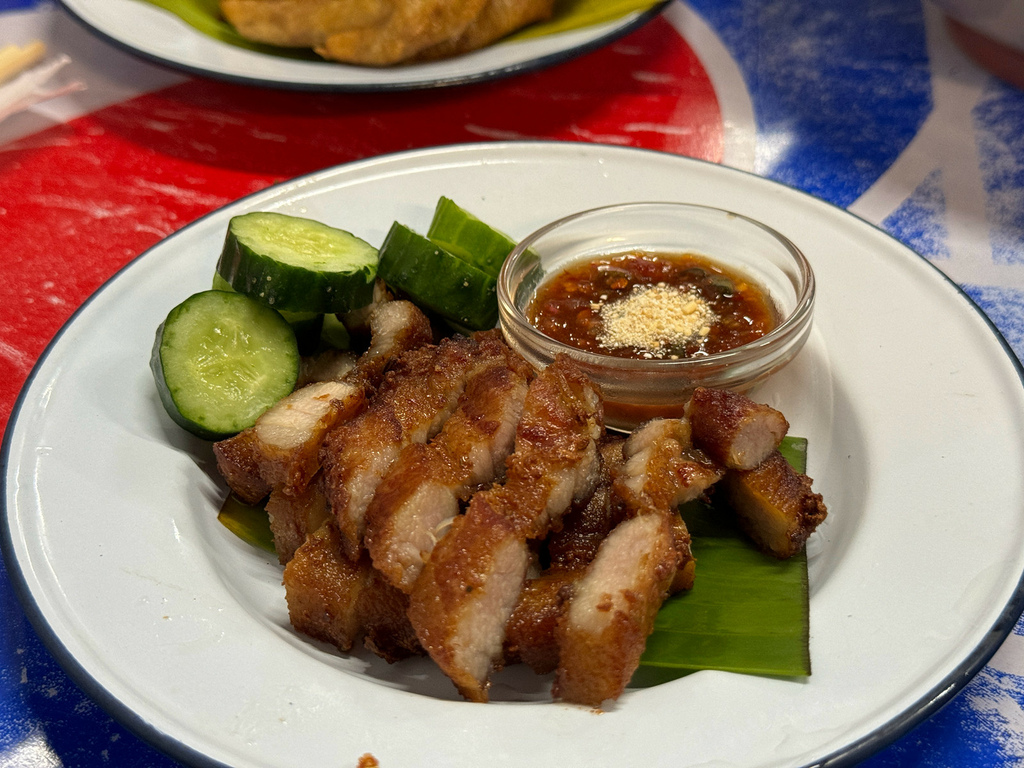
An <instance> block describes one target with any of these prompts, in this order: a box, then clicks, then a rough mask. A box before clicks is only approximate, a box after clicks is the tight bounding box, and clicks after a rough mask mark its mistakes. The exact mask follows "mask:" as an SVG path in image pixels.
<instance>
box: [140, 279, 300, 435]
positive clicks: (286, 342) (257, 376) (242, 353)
mask: <svg viewBox="0 0 1024 768" xmlns="http://www.w3.org/2000/svg"><path fill="white" fill-rule="evenodd" d="M150 367H151V368H152V369H153V377H154V379H155V380H156V387H157V391H158V392H159V394H160V402H162V403H163V406H164V408H165V409H166V410H167V413H168V415H169V416H170V417H171V418H172V419H173V420H174V421H175V423H177V424H178V425H180V426H182V427H184V428H185V429H187V430H188V431H189V432H192V433H193V434H195V435H198V436H199V437H202V438H204V439H207V440H220V439H222V438H225V437H229V436H230V435H233V434H236V433H238V432H241V431H242V430H243V429H246V428H248V427H251V426H252V425H253V424H255V423H256V419H257V417H258V416H259V415H260V414H262V413H263V412H264V411H265V410H266V409H267V408H269V407H270V406H271V405H273V404H274V403H276V402H277V401H278V400H280V399H281V398H282V397H284V396H285V395H287V394H289V393H290V392H291V391H292V390H293V389H294V388H295V381H296V379H297V378H298V375H299V350H298V346H297V344H296V341H295V334H294V333H293V332H292V329H291V326H289V325H288V323H287V322H286V321H285V319H284V318H283V317H281V314H280V313H279V312H278V311H277V310H275V309H271V308H270V307H268V306H266V305H265V304H261V303H260V302H258V301H254V300H252V299H250V298H248V297H246V296H243V295H242V294H239V293H229V292H227V291H212V290H211V291H203V292H202V293H197V294H194V295H193V296H190V297H189V298H187V299H185V301H183V302H182V303H181V304H179V305H178V306H176V307H175V308H174V309H172V310H171V311H170V313H169V314H168V315H167V319H166V320H164V322H163V323H161V325H160V327H159V328H158V329H157V332H156V340H155V342H154V344H153V354H152V357H151V358H150Z"/></svg>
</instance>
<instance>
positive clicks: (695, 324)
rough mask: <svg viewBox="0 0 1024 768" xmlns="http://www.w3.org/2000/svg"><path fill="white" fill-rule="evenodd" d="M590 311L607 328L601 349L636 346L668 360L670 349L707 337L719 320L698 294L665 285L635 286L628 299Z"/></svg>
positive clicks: (600, 304)
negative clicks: (597, 316) (595, 313)
mask: <svg viewBox="0 0 1024 768" xmlns="http://www.w3.org/2000/svg"><path fill="white" fill-rule="evenodd" d="M591 308H592V309H594V310H595V311H596V312H597V313H598V314H599V315H600V317H601V321H602V323H603V325H604V328H603V330H602V331H601V333H600V334H599V335H598V337H597V341H598V343H599V344H601V346H603V347H607V348H609V349H612V348H615V347H634V348H636V349H638V350H640V351H641V352H642V353H644V356H645V357H665V356H666V352H667V351H668V350H669V349H671V348H674V347H675V348H678V347H679V346H681V345H683V344H685V343H686V342H688V341H691V340H694V339H696V338H698V337H703V336H707V335H708V333H710V332H711V325H712V324H713V323H714V322H715V321H717V319H718V318H717V316H716V315H715V313H714V312H713V311H712V310H711V308H710V307H709V306H708V304H707V302H705V301H704V300H703V299H702V298H701V297H700V296H698V295H697V294H696V293H694V292H693V291H686V290H682V289H680V288H675V287H672V286H670V285H666V284H665V283H658V284H656V285H637V286H634V287H633V292H632V293H631V294H630V295H628V296H626V297H625V298H622V299H619V300H618V301H613V302H610V303H607V304H606V303H604V302H596V303H595V304H592V305H591ZM667 357H669V358H670V359H676V358H677V357H678V356H677V355H667Z"/></svg>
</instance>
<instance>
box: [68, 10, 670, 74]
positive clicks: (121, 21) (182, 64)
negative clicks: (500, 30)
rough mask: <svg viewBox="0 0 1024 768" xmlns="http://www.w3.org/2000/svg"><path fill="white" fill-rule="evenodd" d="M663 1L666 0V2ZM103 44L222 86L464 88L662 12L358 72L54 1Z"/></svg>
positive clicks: (562, 54) (580, 47)
mask: <svg viewBox="0 0 1024 768" xmlns="http://www.w3.org/2000/svg"><path fill="white" fill-rule="evenodd" d="M666 1H667V0H666ZM60 2H61V4H62V5H64V7H65V8H67V9H68V10H69V11H70V12H71V13H72V14H74V15H75V16H76V17H77V18H78V19H79V20H80V21H81V22H82V23H83V24H85V25H86V26H87V27H89V28H91V29H92V30H93V31H94V32H96V33H97V34H99V35H100V36H101V37H104V38H106V39H107V40H109V41H110V42H112V43H114V44H116V45H119V46H121V47H123V48H126V49H127V50H129V51H131V52H132V53H135V54H138V55H141V56H143V57H145V58H147V59H150V60H152V61H155V62H157V63H159V64H164V65H167V66H171V67H174V68H175V69H181V70H184V71H186V72H190V73H192V74H197V75H205V76H208V77H214V78H218V79H222V80H230V81H234V82H241V83H247V84H250V85H263V86H268V87H278V88H288V89H295V90H311V91H394V90H407V89H413V88H434V87H439V86H449V85H462V84H465V83H474V82H480V81H484V80H493V79H496V78H500V77H507V76H509V75H514V74H517V73H520V72H527V71H530V70H534V69H540V68H542V67H548V66H551V65H553V64H558V63H560V62H562V61H567V60H568V59H571V58H574V57H576V56H580V55H582V54H584V53H587V52H588V51H591V50H594V49H595V48H599V47H600V46H602V45H606V44H607V43H610V42H611V41H612V40H615V39H617V38H619V37H621V36H622V35H625V34H626V33H628V32H630V31H632V30H634V29H636V28H637V27H639V26H641V25H642V24H644V23H645V22H647V21H648V20H650V19H652V18H653V17H654V16H655V15H657V13H658V12H659V11H660V10H661V8H662V7H663V4H659V5H657V6H655V7H654V8H652V9H650V10H648V11H644V12H637V13H631V14H628V15H626V16H624V17H622V18H620V19H617V20H615V21H611V22H606V23H604V24H597V25H594V26H591V27H586V28H584V29H578V30H572V31H568V32H561V33H557V34H552V35H546V36H544V37H538V38H534V39H526V40H517V41H511V42H507V43H498V44H495V45H490V46H487V47H486V48H483V49H481V50H479V51H473V52H471V53H468V54H465V55H463V56H457V57H454V58H451V59H446V60H443V61H436V62H428V63H423V64H411V65H407V66H400V67H357V66H350V65H347V64H339V63H335V62H327V61H300V60H296V59H289V58H284V57H280V56H273V55H270V54H265V53H259V52H256V51H250V50H247V49H244V48H239V47H237V46H233V45H230V44H228V43H224V42H222V41H220V40H215V39H214V38H212V37H209V36H208V35H205V34H203V33H202V32H200V31H198V30H197V29H195V28H194V27H191V26H189V25H188V24H186V23H185V22H184V21H182V19H181V18H180V17H178V16H176V15H174V14H173V13H170V12H169V11H165V10H163V9H162V8H158V7H156V6H155V5H151V4H149V3H145V2H140V0H60Z"/></svg>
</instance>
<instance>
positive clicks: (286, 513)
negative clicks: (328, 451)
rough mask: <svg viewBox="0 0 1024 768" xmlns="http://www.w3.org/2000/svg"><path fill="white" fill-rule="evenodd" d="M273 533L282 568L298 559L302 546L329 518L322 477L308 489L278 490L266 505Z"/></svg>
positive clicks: (272, 492)
mask: <svg viewBox="0 0 1024 768" xmlns="http://www.w3.org/2000/svg"><path fill="white" fill-rule="evenodd" d="M266 510H267V517H268V518H269V519H270V532H271V533H272V534H273V535H274V549H275V551H276V552H277V559H278V561H279V562H280V563H281V565H285V564H287V563H288V561H289V560H291V559H292V557H294V556H295V550H297V549H298V548H299V547H300V546H301V545H302V542H304V541H305V540H306V537H307V536H309V534H310V533H312V532H313V531H315V530H317V529H318V528H319V527H320V526H321V525H323V524H324V523H325V522H326V521H327V519H328V518H329V517H330V514H331V513H330V510H329V509H328V508H327V497H326V496H325V495H324V492H323V486H322V484H321V483H320V480H319V475H318V476H317V477H316V478H314V480H312V481H311V482H310V483H309V485H307V486H306V487H305V488H302V489H299V490H297V491H295V492H293V493H285V491H284V489H283V488H275V489H274V490H273V491H271V493H270V497H269V498H268V499H267V503H266Z"/></svg>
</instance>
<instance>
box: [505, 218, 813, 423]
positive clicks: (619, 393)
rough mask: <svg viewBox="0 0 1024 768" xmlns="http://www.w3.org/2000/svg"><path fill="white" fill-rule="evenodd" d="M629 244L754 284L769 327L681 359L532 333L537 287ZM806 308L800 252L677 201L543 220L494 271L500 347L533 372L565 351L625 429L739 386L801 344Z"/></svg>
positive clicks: (808, 285) (809, 305) (808, 297)
mask: <svg viewBox="0 0 1024 768" xmlns="http://www.w3.org/2000/svg"><path fill="white" fill-rule="evenodd" d="M634 249H639V250H643V251H650V252H660V253H696V254H699V255H701V256H704V257H705V258H707V259H710V260H711V261H714V262H717V263H718V264H720V265H722V266H724V267H726V268H728V269H730V270H731V271H734V272H739V273H741V274H744V275H745V276H746V277H748V278H749V279H751V280H752V281H754V282H755V283H756V284H758V285H760V286H761V288H763V289H764V290H765V291H766V292H767V294H768V296H769V297H770V299H771V300H772V302H773V303H774V305H775V308H776V310H777V312H778V317H779V318H780V320H779V324H778V325H777V326H776V327H775V329H774V330H772V331H770V332H769V333H767V334H765V335H764V336H762V337H761V338H759V339H757V340H755V341H752V342H750V343H747V344H744V345H743V346H740V347H736V348H734V349H731V350H728V351H726V352H720V353H718V354H713V355H707V356H705V357H696V358H686V359H682V360H667V359H652V360H641V359H629V358H620V357H612V356H610V355H602V354H597V353H593V352H586V351H583V350H580V349H577V348H575V347H572V346H569V345H567V344H563V343H562V342H560V341H556V340H555V339H553V338H551V337H550V336H547V335H545V334H543V333H541V332H540V331H538V330H537V329H536V328H535V327H534V326H533V325H531V324H530V323H529V321H528V320H527V316H526V314H525V312H526V309H527V307H528V305H529V304H530V301H531V299H532V298H533V295H534V293H535V291H536V289H537V287H538V286H539V285H540V284H541V283H542V282H544V281H545V280H546V279H547V278H549V277H551V276H552V275H554V274H556V273H558V272H560V271H561V270H563V269H565V268H566V267H567V266H569V265H570V264H574V263H576V262H579V261H581V260H590V259H594V258H599V257H604V256H609V255H614V254H620V253H625V252H627V251H631V250H634ZM813 310H814V274H813V272H812V270H811V266H810V264H808V262H807V259H806V258H804V255H803V254H802V253H801V252H800V250H799V249H798V248H797V247H796V246H795V245H793V243H791V242H790V241H789V240H788V239H787V238H785V237H784V236H783V235H781V234H779V233H778V232H776V231H775V230H773V229H771V228H770V227H767V226H765V225H764V224H761V223H760V222H757V221H754V220H753V219H750V218H748V217H746V216H742V215H740V214H737V213H732V212H730V211H725V210H722V209H719V208H711V207H707V206H701V205H690V204H685V203H658V202H651V203H625V204H621V205H613V206H608V207H604V208H595V209H592V210H588V211H583V212H581V213H577V214H574V215H572V216H567V217H566V218H563V219H560V220H558V221H555V222H553V223H551V224H548V225H547V226H545V227H542V228H541V229H539V230H537V231H536V232H534V233H533V234H532V235H529V236H528V237H526V238H525V239H524V240H523V241H522V242H520V243H519V245H518V246H517V247H516V248H515V250H513V251H512V253H511V254H510V255H509V257H508V259H506V261H505V264H504V266H503V267H502V270H501V274H500V275H499V277H498V315H499V319H500V323H501V329H502V332H503V333H504V336H505V338H506V340H507V341H508V343H509V344H510V345H511V346H512V347H513V348H514V349H515V350H517V351H518V352H519V353H520V354H521V355H523V357H525V358H526V359H527V360H528V361H529V362H530V363H531V364H532V365H533V366H534V367H535V368H537V369H540V368H542V367H544V366H546V365H547V364H548V363H550V362H551V361H552V360H553V359H554V357H555V355H557V354H559V353H565V354H568V355H570V356H571V357H573V358H574V359H575V360H576V361H577V362H578V363H579V364H580V366H581V367H582V369H583V370H584V371H585V372H586V373H587V374H588V375H589V376H590V377H591V379H592V380H593V381H594V382H595V383H597V384H598V385H599V386H600V388H601V392H602V394H603V395H604V400H605V419H606V423H607V425H608V426H609V427H612V428H615V429H623V430H629V429H632V428H634V427H635V426H636V425H637V424H641V423H643V422H644V421H647V420H648V419H651V418H654V417H656V416H679V415H681V414H682V410H683V406H684V405H685V403H686V401H687V399H688V398H689V396H690V393H691V392H692V391H693V389H694V388H695V387H698V386H703V387H716V388H721V389H731V390H735V391H739V392H745V391H748V390H749V389H750V388H751V387H753V386H754V385H755V384H757V383H759V382H761V381H763V380H764V379H766V378H767V377H769V376H771V375H772V374H773V373H775V372H776V371H778V370H780V369H781V368H782V367H783V366H785V365H786V364H787V363H788V362H789V361H790V360H792V359H793V358H794V357H795V356H796V354H797V353H798V352H799V351H800V349H801V348H802V347H803V345H804V342H806V340H807V336H808V334H809V333H810V329H811V318H812V315H813Z"/></svg>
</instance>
